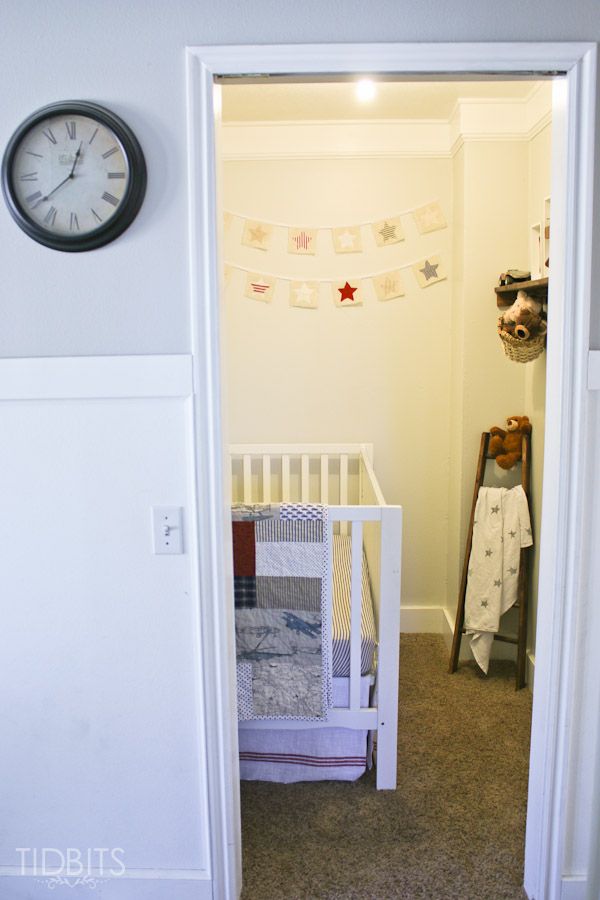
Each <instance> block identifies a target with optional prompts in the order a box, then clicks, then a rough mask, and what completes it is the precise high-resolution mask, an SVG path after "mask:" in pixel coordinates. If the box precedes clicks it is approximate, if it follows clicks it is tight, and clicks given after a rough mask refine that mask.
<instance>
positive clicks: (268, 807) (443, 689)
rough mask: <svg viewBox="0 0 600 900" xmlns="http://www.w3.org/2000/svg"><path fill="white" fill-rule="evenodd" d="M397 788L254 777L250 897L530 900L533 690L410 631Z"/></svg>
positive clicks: (508, 673) (245, 805)
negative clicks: (526, 859) (525, 887)
mask: <svg viewBox="0 0 600 900" xmlns="http://www.w3.org/2000/svg"><path fill="white" fill-rule="evenodd" d="M400 659H401V662H400V666H401V670H400V724H399V744H398V772H399V786H398V790H397V791H376V790H375V777H374V773H373V772H370V773H367V774H366V775H365V776H364V777H363V778H361V779H360V780H359V781H357V782H353V783H348V782H337V783H336V782H320V783H312V784H290V785H280V784H269V783H266V782H242V823H243V825H242V827H243V869H244V891H243V900H313V898H314V900H317V898H318V900H346V898H348V900H359V898H360V900H366V898H373V900H392V898H403V900H421V898H422V900H459V898H460V900H505V898H506V900H517V898H521V897H523V896H524V894H523V893H522V891H521V884H522V880H523V846H524V836H525V810H526V795H527V771H528V754H529V726H530V717H531V693H530V692H529V691H528V690H523V691H519V692H515V690H514V665H513V664H512V663H510V662H492V663H491V666H490V674H489V676H488V677H487V678H483V677H481V676H480V675H479V674H478V673H477V670H476V667H475V666H474V664H473V663H461V666H460V668H459V670H458V672H457V673H456V674H455V675H448V674H447V665H448V653H447V651H446V646H445V644H444V642H443V639H442V638H441V637H440V636H438V635H426V634H421V635H403V636H402V642H401V658H400Z"/></svg>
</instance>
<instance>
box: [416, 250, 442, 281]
mask: <svg viewBox="0 0 600 900" xmlns="http://www.w3.org/2000/svg"><path fill="white" fill-rule="evenodd" d="M412 270H413V273H414V276H415V278H416V279H417V283H418V285H419V287H422V288H426V287H429V285H431V284H437V283H438V282H439V281H445V280H446V271H445V269H444V268H443V265H442V261H441V259H440V257H439V256H429V257H428V258H427V259H424V260H423V261H422V262H419V263H416V265H414V266H412Z"/></svg>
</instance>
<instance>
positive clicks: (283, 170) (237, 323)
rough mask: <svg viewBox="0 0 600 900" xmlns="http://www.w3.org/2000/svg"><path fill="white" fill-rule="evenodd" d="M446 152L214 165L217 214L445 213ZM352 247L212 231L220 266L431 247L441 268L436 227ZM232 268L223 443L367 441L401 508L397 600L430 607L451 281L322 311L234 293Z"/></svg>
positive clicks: (410, 256) (331, 270)
mask: <svg viewBox="0 0 600 900" xmlns="http://www.w3.org/2000/svg"><path fill="white" fill-rule="evenodd" d="M450 176H451V171H450V160H449V159H380V160H372V159H370V160H368V159H334V160H331V159H329V160H324V159H321V160H277V161H260V162H257V161H252V162H227V163H225V165H224V178H223V196H224V205H225V207H226V208H227V209H229V210H231V211H232V212H236V213H238V214H242V215H245V216H249V217H253V218H257V219H264V220H267V221H275V222H289V223H290V224H299V225H300V224H303V225H310V224H314V225H319V224H325V225H331V224H336V223H337V224H339V225H344V224H352V223H356V222H364V221H371V220H377V219H380V218H383V217H384V216H385V215H393V214H394V213H396V212H400V211H403V210H406V209H410V208H413V207H416V206H419V205H422V204H424V203H426V202H428V201H431V200H439V201H440V203H441V205H442V207H443V209H444V212H445V214H446V217H447V218H448V221H449V222H450V221H451V212H452V205H451V177H450ZM403 221H404V226H405V233H406V240H405V241H404V242H402V243H400V244H395V245H392V246H388V247H384V248H377V247H376V246H375V245H374V243H373V242H372V239H370V238H368V235H367V233H366V232H365V233H364V247H365V250H364V252H363V253H362V254H346V255H339V254H338V255H336V254H335V253H333V251H332V248H331V240H330V237H329V235H326V234H325V235H321V238H322V241H323V243H322V247H321V249H322V253H321V254H319V255H318V256H315V257H300V256H294V255H290V254H288V253H287V252H286V235H285V232H284V231H283V230H279V231H278V232H276V235H275V241H274V247H273V250H272V251H268V252H263V251H260V250H255V249H253V248H248V247H244V246H241V244H240V234H241V223H240V222H239V220H238V221H234V223H233V225H232V226H231V229H230V231H229V232H228V234H227V237H226V239H225V254H224V256H225V259H226V261H227V262H230V263H234V264H237V265H240V266H244V267H245V268H247V269H251V270H254V271H258V272H261V271H263V272H266V273H273V274H276V275H279V276H286V277H294V276H298V277H302V278H310V277H314V278H316V279H318V278H335V277H337V276H341V277H343V278H345V277H349V278H352V277H355V276H360V275H361V274H368V273H373V272H378V271H381V270H385V269H392V268H395V267H397V266H399V265H402V264H403V263H407V262H412V261H418V260H420V259H423V258H424V257H425V256H426V255H427V254H429V255H431V254H433V253H434V252H438V251H439V252H440V253H441V255H442V257H443V259H444V262H445V263H446V265H447V266H448V268H449V269H450V266H451V262H452V260H451V244H450V235H451V230H450V228H448V229H444V230H441V231H437V232H433V233H431V234H428V235H423V236H420V235H418V233H417V231H416V228H415V225H414V223H413V222H412V220H411V219H410V217H405V218H404V220H403ZM244 279H245V276H244V274H243V273H242V272H235V273H234V274H233V275H232V278H231V281H230V283H229V286H228V288H227V290H226V295H225V304H224V306H225V316H224V321H225V326H226V338H225V347H226V361H227V376H228V377H227V382H228V385H227V387H228V401H227V404H226V409H227V410H228V424H229V434H230V438H231V440H233V441H258V442H260V441H262V442H266V441H289V442H300V441H341V440H345V441H354V440H366V441H372V442H373V443H374V445H375V463H376V470H377V473H378V477H379V479H380V482H381V485H382V488H383V491H384V493H385V496H386V498H387V500H388V502H391V503H402V504H403V506H404V509H405V539H404V540H405V543H404V548H405V553H404V563H405V565H404V584H403V602H404V604H407V605H423V604H427V605H432V604H434V605H438V606H440V605H443V603H444V602H445V596H446V542H447V520H448V491H447V482H448V465H449V450H448V441H447V434H448V430H449V423H450V402H449V401H450V395H449V379H448V370H449V364H450V340H449V334H450V324H451V281H450V280H448V281H446V282H443V283H440V284H437V285H431V286H429V287H428V288H427V289H424V290H423V289H421V288H419V287H418V286H417V284H416V282H415V280H414V277H413V275H412V273H411V272H410V271H408V270H407V271H405V272H404V283H405V289H406V296H405V297H403V298H400V299H397V300H391V301H388V302H385V303H384V302H380V301H378V300H376V298H375V297H374V296H373V295H371V294H367V297H366V300H365V304H364V306H362V307H359V308H356V309H339V308H336V307H335V306H334V304H333V301H332V299H331V294H330V292H329V290H328V288H324V289H323V290H322V294H321V298H320V305H319V308H318V309H316V310H307V309H297V308H292V307H290V306H289V304H288V297H287V288H282V289H280V290H279V291H278V292H277V293H276V295H275V297H274V300H273V302H272V303H271V304H265V303H261V302H257V301H254V300H249V299H246V298H245V297H244Z"/></svg>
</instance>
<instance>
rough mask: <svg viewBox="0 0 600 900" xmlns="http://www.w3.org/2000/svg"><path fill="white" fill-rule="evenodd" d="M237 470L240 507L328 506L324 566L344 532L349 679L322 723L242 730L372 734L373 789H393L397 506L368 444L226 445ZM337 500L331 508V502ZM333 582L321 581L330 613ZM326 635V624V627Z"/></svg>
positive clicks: (263, 724) (261, 723) (270, 723)
mask: <svg viewBox="0 0 600 900" xmlns="http://www.w3.org/2000/svg"><path fill="white" fill-rule="evenodd" d="M230 455H231V461H232V473H233V474H234V475H235V469H236V467H237V470H238V477H237V485H234V490H233V494H234V499H235V500H238V501H239V500H241V501H242V502H244V503H271V502H272V503H277V502H304V503H311V502H313V503H323V504H326V505H327V506H328V528H329V541H328V546H329V554H330V555H329V560H328V570H329V572H330V573H331V571H332V547H333V539H332V538H333V533H334V531H340V533H342V534H347V533H350V534H351V574H350V677H349V690H348V704H347V706H345V707H335V708H332V709H330V710H329V712H328V716H327V720H326V722H320V721H319V722H308V721H306V720H286V721H282V720H252V721H250V722H245V723H244V722H242V723H240V727H241V728H244V727H246V728H253V729H255V728H261V729H269V728H273V727H277V728H285V729H306V728H320V727H324V726H327V727H332V726H333V727H343V728H359V729H365V730H371V729H373V730H375V729H376V730H377V746H378V765H377V786H378V788H394V787H395V786H396V735H397V717H398V639H399V631H400V561H401V542H402V508H401V507H399V506H387V505H386V503H385V500H384V498H383V494H382V492H381V489H380V487H379V484H378V482H377V479H376V477H375V473H374V471H373V465H372V458H373V449H372V446H371V445H369V444H341V445H340V444H335V445H319V444H310V445H302V447H298V446H297V445H296V446H293V445H281V444H276V445H260V446H257V445H241V444H236V445H232V446H231V447H230ZM336 501H337V502H336ZM363 547H364V549H365V553H366V555H367V559H368V565H369V573H370V576H371V587H372V592H373V596H374V600H375V623H376V629H377V640H378V649H377V656H378V661H377V662H378V664H377V672H378V674H377V682H376V700H375V701H373V700H372V703H373V705H371V706H368V707H361V679H362V675H361V614H362V565H363ZM332 590H333V586H332V578H331V577H328V579H327V591H328V597H327V604H326V606H327V610H328V614H329V615H331V610H332V606H333V603H332V599H333V598H332V597H331V592H332ZM329 626H330V627H329V633H331V622H330V623H329Z"/></svg>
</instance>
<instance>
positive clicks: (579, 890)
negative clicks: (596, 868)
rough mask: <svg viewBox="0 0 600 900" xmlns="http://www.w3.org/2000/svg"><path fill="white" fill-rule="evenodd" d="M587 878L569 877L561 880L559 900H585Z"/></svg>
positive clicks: (580, 876) (581, 876) (583, 876)
mask: <svg viewBox="0 0 600 900" xmlns="http://www.w3.org/2000/svg"><path fill="white" fill-rule="evenodd" d="M586 894H587V878H586V877H585V875H569V876H568V877H566V878H563V879H562V882H561V891H560V900H585V898H586Z"/></svg>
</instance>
